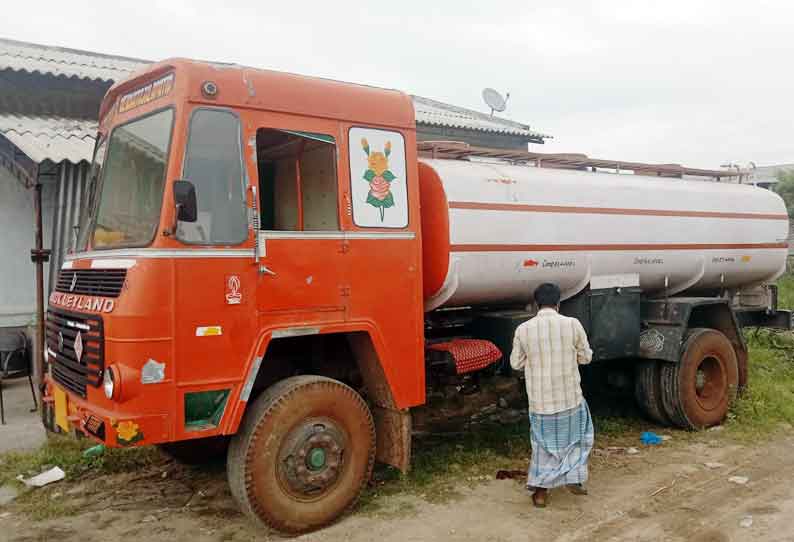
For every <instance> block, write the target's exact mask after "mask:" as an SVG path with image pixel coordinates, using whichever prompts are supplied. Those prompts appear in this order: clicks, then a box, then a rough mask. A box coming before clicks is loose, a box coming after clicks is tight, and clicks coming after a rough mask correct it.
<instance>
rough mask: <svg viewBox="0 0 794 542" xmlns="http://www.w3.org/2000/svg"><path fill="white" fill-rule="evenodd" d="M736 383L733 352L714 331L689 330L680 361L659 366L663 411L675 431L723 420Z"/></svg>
mask: <svg viewBox="0 0 794 542" xmlns="http://www.w3.org/2000/svg"><path fill="white" fill-rule="evenodd" d="M738 383H739V368H738V365H737V359H736V352H735V351H734V349H733V345H732V344H731V342H730V341H729V340H728V338H727V337H726V336H725V335H723V334H722V333H720V332H719V331H717V330H714V329H706V328H696V329H692V330H691V331H690V332H689V333H688V334H687V336H686V339H685V340H684V346H683V348H682V354H681V361H680V362H679V363H677V364H674V363H664V364H662V369H661V384H662V404H663V406H664V411H665V413H666V414H667V416H668V417H669V418H670V419H671V420H672V422H673V423H674V424H675V425H677V426H679V427H684V428H688V429H701V428H704V427H710V426H712V425H717V424H719V423H720V422H722V420H724V419H725V416H726V415H727V413H728V408H729V407H730V405H731V403H732V402H733V400H734V398H735V397H736V389H737V386H738Z"/></svg>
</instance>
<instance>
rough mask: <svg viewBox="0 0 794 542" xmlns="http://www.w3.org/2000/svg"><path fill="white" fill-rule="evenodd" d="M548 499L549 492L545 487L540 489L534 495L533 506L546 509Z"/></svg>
mask: <svg viewBox="0 0 794 542" xmlns="http://www.w3.org/2000/svg"><path fill="white" fill-rule="evenodd" d="M547 499H548V490H547V489H546V488H544V487H539V488H537V489H536V490H535V493H533V494H532V504H534V505H535V508H546V500H547Z"/></svg>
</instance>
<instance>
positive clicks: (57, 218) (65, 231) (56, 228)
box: [45, 162, 90, 292]
mask: <svg viewBox="0 0 794 542" xmlns="http://www.w3.org/2000/svg"><path fill="white" fill-rule="evenodd" d="M89 169H90V166H89V164H88V163H87V162H80V163H79V164H72V163H69V162H61V164H60V165H59V166H58V168H57V171H55V173H54V176H56V178H57V183H56V186H57V189H56V190H55V194H54V197H53V203H54V207H55V209H54V213H53V215H52V216H53V225H52V230H51V233H52V236H51V238H50V239H51V243H50V248H51V249H52V254H51V256H50V269H49V288H48V289H47V290H46V291H47V292H50V291H52V288H53V287H54V286H55V283H56V281H57V280H58V271H59V270H60V269H61V264H63V259H64V257H65V256H66V255H67V254H68V253H69V251H71V250H74V239H75V228H76V227H77V226H78V225H79V224H80V218H81V217H82V213H83V207H84V201H85V195H86V186H87V179H88V172H89ZM50 239H46V240H45V244H46V243H47V241H48V240H50Z"/></svg>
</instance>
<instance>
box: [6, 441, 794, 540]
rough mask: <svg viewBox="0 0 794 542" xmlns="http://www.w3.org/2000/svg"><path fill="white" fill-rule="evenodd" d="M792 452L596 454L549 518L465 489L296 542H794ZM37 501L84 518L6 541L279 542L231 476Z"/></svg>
mask: <svg viewBox="0 0 794 542" xmlns="http://www.w3.org/2000/svg"><path fill="white" fill-rule="evenodd" d="M793 450H794V435H792V432H791V430H790V429H789V430H788V432H786V433H784V434H781V435H779V436H777V437H774V438H772V439H771V440H769V441H768V442H765V443H762V444H760V445H754V446H750V445H741V444H736V443H733V442H730V441H729V440H728V439H726V438H722V437H721V435H720V432H712V433H704V434H702V435H701V436H698V437H696V438H694V439H691V440H689V439H685V441H680V442H679V441H677V440H676V439H673V440H672V441H669V442H665V443H664V444H663V445H662V446H658V447H651V448H641V449H640V450H639V453H637V454H636V455H628V454H625V453H622V450H609V449H598V448H597V449H596V450H595V451H594V454H595V455H594V458H593V464H594V467H593V469H592V470H593V473H592V478H591V482H590V495H589V496H586V497H577V496H574V495H571V494H569V493H568V492H567V491H564V490H556V491H555V492H554V493H552V498H551V502H550V505H549V507H548V508H546V509H543V510H540V509H534V508H532V506H531V503H530V499H529V496H528V495H527V493H526V492H525V490H524V489H523V483H522V482H521V481H518V480H495V479H493V480H482V481H477V482H471V481H468V482H467V481H465V480H462V481H461V484H460V486H459V488H458V490H459V491H458V496H456V497H454V498H452V499H449V500H447V501H445V502H442V503H435V504H433V503H430V502H428V501H427V500H425V499H424V498H423V496H422V495H410V494H401V495H399V496H394V497H381V498H380V500H379V502H378V506H377V507H376V509H375V511H366V510H358V511H356V512H354V513H353V514H351V515H349V516H347V517H346V518H344V519H343V520H341V521H340V522H338V523H337V524H335V525H333V526H331V527H329V528H327V529H325V530H323V531H321V532H318V533H313V534H309V535H305V536H303V537H299V538H297V539H295V540H302V541H323V542H337V541H338V542H342V541H351V542H356V541H370V540H378V541H379V542H389V541H401V542H403V541H413V540H416V541H420V540H421V541H444V542H447V541H452V540H471V541H513V540H516V541H518V540H520V541H527V540H544V541H545V540H561V541H576V540H588V541H590V540H596V541H600V540H607V541H608V540H641V541H645V540H654V541H658V540H669V541H678V540H681V541H684V540H686V541H729V540H737V541H738V540H753V541H755V542H762V541H794V454H793V453H792V451H793ZM706 463H720V464H721V465H715V464H712V465H710V466H707V465H706ZM733 476H741V477H746V478H748V479H749V481H748V482H747V483H746V484H744V485H741V484H736V483H733V482H731V481H729V478H730V477H733ZM39 491H47V492H48V493H49V499H50V500H51V501H53V502H54V503H55V506H56V507H57V505H58V503H62V504H63V506H66V507H74V510H73V511H72V512H71V513H70V514H69V515H67V516H64V517H60V518H57V519H49V520H40V521H32V520H30V519H25V517H24V515H23V514H22V513H21V512H20V511H19V510H18V509H17V508H16V507H15V505H11V506H10V507H7V508H5V509H0V540H9V541H16V542H22V541H37V540H42V541H43V540H58V541H59V542H66V541H71V540H80V541H81V542H91V541H104V540H116V539H129V538H136V539H138V540H153V541H168V542H174V541H181V540H190V541H191V542H200V541H243V540H246V541H247V540H281V537H280V536H279V535H277V534H275V533H262V532H258V531H256V530H255V529H254V528H253V527H252V526H251V525H250V524H249V523H248V522H247V521H246V520H245V518H243V517H242V516H241V515H240V514H239V513H238V512H237V509H236V507H235V505H234V503H233V502H232V500H231V497H230V495H229V492H228V488H227V486H226V483H225V476H224V473H223V469H222V467H221V466H218V467H213V468H210V469H206V468H205V469H203V470H196V469H187V468H183V467H181V466H178V465H176V464H173V463H170V464H165V465H157V466H153V467H151V468H149V469H146V470H143V471H139V472H129V473H124V474H116V475H107V476H103V477H99V478H92V479H89V480H83V481H81V480H77V481H72V482H64V483H61V484H55V485H53V486H50V487H48V488H45V489H44V490H39ZM750 520H752V523H751V524H750V525H749V526H748V525H747V524H748V523H750ZM742 523H744V526H743V525H742Z"/></svg>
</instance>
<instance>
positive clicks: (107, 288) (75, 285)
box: [55, 269, 127, 297]
mask: <svg viewBox="0 0 794 542" xmlns="http://www.w3.org/2000/svg"><path fill="white" fill-rule="evenodd" d="M125 278H127V270H126V269H62V270H61V272H60V273H59V274H58V284H56V286H55V290H56V291H58V292H63V293H67V294H82V295H96V296H101V297H118V296H119V294H120V293H121V288H122V287H123V286H124V279H125Z"/></svg>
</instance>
